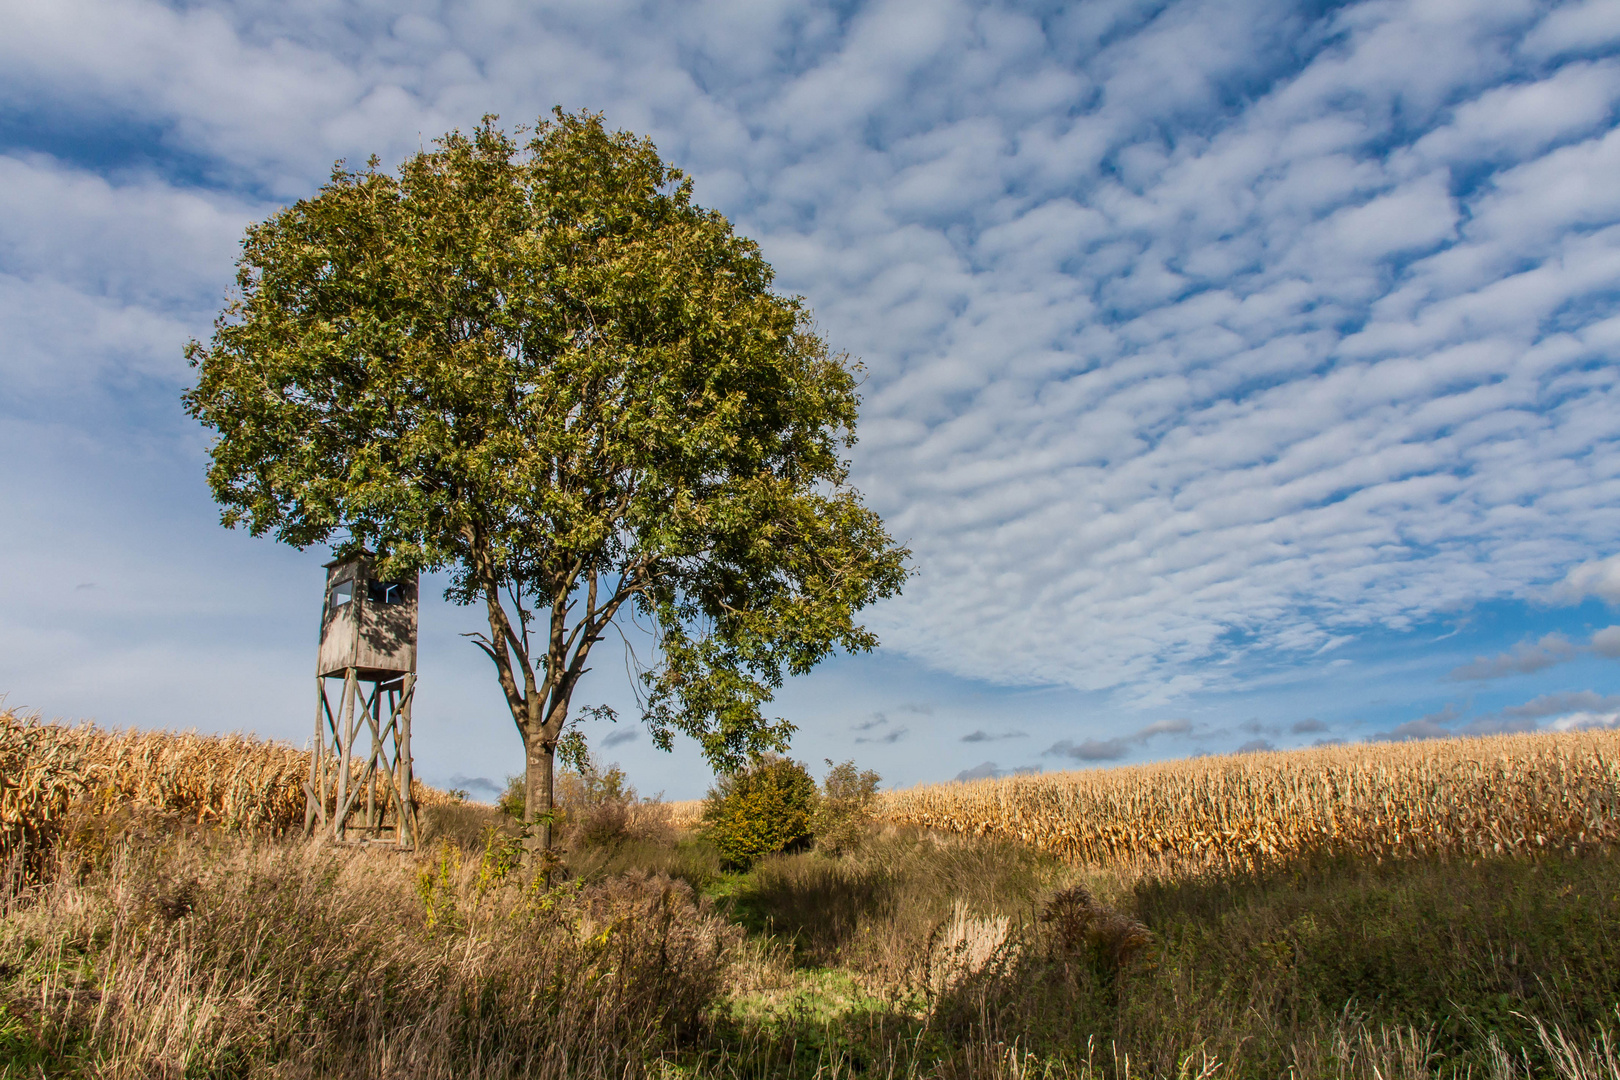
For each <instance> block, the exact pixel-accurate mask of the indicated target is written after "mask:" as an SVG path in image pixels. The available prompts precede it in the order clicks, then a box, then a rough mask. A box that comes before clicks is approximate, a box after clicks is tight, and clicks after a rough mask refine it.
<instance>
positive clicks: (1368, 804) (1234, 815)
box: [881, 731, 1620, 869]
mask: <svg viewBox="0 0 1620 1080" xmlns="http://www.w3.org/2000/svg"><path fill="white" fill-rule="evenodd" d="M881 813H882V815H883V816H884V817H886V818H887V819H888V820H891V821H894V822H897V823H904V824H912V825H921V826H924V827H927V828H933V829H942V830H949V831H954V832H963V833H973V834H977V835H985V836H1000V837H1005V838H1008V839H1013V840H1019V841H1023V842H1025V843H1028V844H1032V845H1034V846H1036V847H1039V848H1042V849H1044V850H1046V851H1050V852H1052V853H1054V854H1057V855H1060V856H1062V857H1064V858H1066V859H1068V860H1071V861H1073V862H1076V863H1094V864H1106V863H1112V862H1119V861H1127V860H1142V859H1149V860H1166V861H1170V862H1176V863H1183V864H1192V865H1201V866H1212V867H1216V868H1228V869H1252V868H1255V867H1258V866H1261V865H1264V864H1266V863H1268V862H1274V861H1276V860H1279V859H1283V858H1287V857H1290V856H1294V855H1299V854H1303V853H1307V852H1334V853H1345V854H1351V855H1356V856H1363V857H1372V858H1384V857H1397V856H1409V855H1418V856H1428V855H1438V856H1473V855H1483V854H1493V853H1523V852H1529V851H1539V850H1544V849H1549V848H1553V849H1571V848H1580V847H1586V846H1591V845H1597V844H1603V845H1607V844H1613V843H1615V842H1616V841H1617V840H1620V733H1617V732H1610V731H1592V732H1578V733H1546V734H1533V735H1499V736H1492V737H1488V738H1472V739H1449V740H1436V741H1431V742H1422V743H1399V744H1375V745H1367V744H1362V745H1357V746H1335V747H1324V748H1319V749H1314V750H1294V751H1286V752H1276V753H1265V754H1245V755H1241V756H1237V757H1217V758H1197V759H1193V760H1190V761H1176V762H1164V763H1159V764H1153V765H1139V766H1134V767H1126V768H1115V769H1094V770H1087V771H1082V772H1065V773H1048V774H1045V775H1039V776H1015V777H1007V778H1004V779H999V780H978V781H972V782H968V783H951V784H936V785H930V786H924V787H916V788H911V789H909V790H906V791H897V792H890V793H888V794H887V795H885V796H884V799H883V804H882V808H881Z"/></svg>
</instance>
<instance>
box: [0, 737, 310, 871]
mask: <svg viewBox="0 0 1620 1080" xmlns="http://www.w3.org/2000/svg"><path fill="white" fill-rule="evenodd" d="M308 776H309V755H308V754H307V753H306V752H304V751H302V750H299V749H297V748H295V747H292V746H288V745H286V744H285V743H277V742H267V741H262V740H258V739H253V738H250V737H247V736H244V735H198V734H196V733H185V734H177V733H174V732H164V731H153V732H137V731H107V730H105V729H103V728H99V727H96V726H95V725H93V724H80V725H77V726H73V727H68V726H65V725H61V724H47V723H42V722H40V720H39V719H38V718H37V717H29V716H21V715H18V714H17V713H16V712H15V711H13V710H0V866H5V865H6V864H7V863H8V862H10V860H11V859H12V858H13V857H18V858H34V859H36V860H37V858H39V857H41V856H42V855H43V852H44V851H45V849H46V848H47V847H48V846H49V843H50V841H51V839H52V838H53V837H54V836H55V835H56V833H57V832H58V831H59V830H60V829H61V828H62V825H63V823H64V821H65V818H66V815H67V813H68V810H69V808H70V807H73V806H81V807H84V808H86V809H88V810H90V811H91V812H92V813H95V812H104V811H106V810H108V809H110V808H112V807H114V806H129V807H133V808H138V809H142V810H153V811H158V812H162V813H168V814H175V815H178V816H180V817H182V818H184V819H187V820H191V821H195V822H198V823H199V824H200V823H213V824H218V825H222V826H225V827H227V828H261V829H268V830H269V831H271V832H277V833H279V832H285V831H286V830H288V829H290V828H294V827H299V826H302V825H303V822H304V802H305V800H304V781H305V780H306V778H307V777H308ZM24 852H32V853H34V854H33V855H32V856H25V855H23V853H24Z"/></svg>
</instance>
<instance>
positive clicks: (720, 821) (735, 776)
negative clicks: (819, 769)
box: [703, 754, 818, 870]
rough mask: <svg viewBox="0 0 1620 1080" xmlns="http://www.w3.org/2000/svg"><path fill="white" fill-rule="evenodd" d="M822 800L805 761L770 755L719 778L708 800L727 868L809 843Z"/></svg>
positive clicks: (706, 813)
mask: <svg viewBox="0 0 1620 1080" xmlns="http://www.w3.org/2000/svg"><path fill="white" fill-rule="evenodd" d="M817 802H818V799H817V796H816V782H815V780H813V779H812V778H811V776H810V773H809V771H808V770H806V769H805V767H804V766H803V765H801V764H800V763H799V762H797V761H793V760H792V759H790V758H784V757H777V756H775V755H774V754H772V755H766V756H764V757H762V758H760V759H759V760H758V761H757V762H755V763H754V764H753V765H752V766H751V767H749V768H748V769H745V770H743V771H742V772H736V773H732V774H731V775H729V776H723V777H721V778H720V780H719V782H718V783H716V784H715V786H714V788H713V789H712V790H711V791H710V792H709V794H708V797H707V798H706V799H704V800H703V821H704V825H705V831H706V832H707V834H708V837H709V839H710V840H711V841H712V842H713V843H714V846H715V847H716V848H717V849H718V850H719V852H720V859H721V863H722V864H723V865H724V866H725V867H726V868H728V869H739V870H746V869H747V868H748V867H750V866H752V865H753V864H754V863H755V861H757V860H758V859H760V858H762V857H763V856H766V855H771V854H774V853H776V852H778V851H794V850H797V849H799V848H803V847H805V846H807V845H808V844H809V843H810V840H811V838H812V836H813V835H814V834H813V830H812V827H811V818H812V817H813V816H814V814H815V812H816V805H817Z"/></svg>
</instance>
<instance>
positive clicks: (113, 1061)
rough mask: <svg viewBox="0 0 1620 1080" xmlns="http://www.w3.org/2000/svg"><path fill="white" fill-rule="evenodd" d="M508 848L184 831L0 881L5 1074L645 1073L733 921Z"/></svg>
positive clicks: (634, 883)
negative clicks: (34, 883)
mask: <svg viewBox="0 0 1620 1080" xmlns="http://www.w3.org/2000/svg"><path fill="white" fill-rule="evenodd" d="M512 855H513V852H511V851H509V850H506V849H504V848H501V847H499V846H492V847H491V848H489V849H486V851H485V852H484V854H483V856H482V857H479V856H478V855H472V856H470V857H469V856H466V855H464V854H463V853H461V852H459V851H458V850H456V849H454V848H452V847H449V846H446V847H444V848H443V849H441V850H440V851H439V852H437V853H436V856H435V857H433V858H429V857H427V856H426V855H421V856H415V857H412V856H407V855H400V854H398V853H393V852H385V851H370V850H363V849H360V850H357V849H353V848H347V849H345V848H334V847H333V846H331V845H325V844H322V843H320V842H319V841H303V840H279V841H278V840H272V841H268V842H265V841H258V840H253V839H250V838H243V837H240V836H231V835H229V834H226V833H222V832H220V831H218V830H197V829H194V828H192V829H182V830H181V832H180V833H179V834H171V835H169V836H168V837H166V838H163V839H159V840H156V841H152V840H150V839H148V840H145V841H140V842H136V843H130V844H125V845H121V846H119V847H118V848H117V849H116V850H114V851H113V852H112V853H111V855H110V857H109V858H107V859H106V860H104V861H102V862H100V863H98V864H97V865H95V866H94V867H92V868H91V869H90V870H89V871H81V872H79V873H67V874H56V875H52V876H51V879H50V881H49V882H48V883H47V884H45V885H43V886H40V887H36V888H34V889H31V890H29V891H27V892H26V893H24V894H14V895H13V897H12V899H11V904H10V910H5V908H6V906H7V904H6V903H5V898H4V897H0V1020H3V1019H4V1018H5V1016H6V1009H7V1008H9V1009H11V1010H12V1015H14V1016H20V1017H21V1018H22V1019H23V1021H24V1028H25V1030H24V1032H22V1033H19V1038H14V1039H13V1047H12V1050H13V1055H14V1056H16V1057H19V1058H21V1057H24V1056H26V1057H28V1058H30V1059H31V1065H32V1066H33V1067H31V1068H28V1069H27V1070H26V1072H25V1073H24V1072H19V1073H17V1075H25V1074H26V1075H36V1074H38V1075H81V1074H83V1075H94V1076H97V1077H103V1078H107V1080H119V1078H125V1077H128V1078H131V1080H134V1078H148V1077H175V1078H179V1077H184V1076H236V1077H257V1076H265V1077H269V1076H275V1077H305V1076H307V1077H318V1076H372V1077H422V1078H445V1080H449V1078H456V1080H460V1078H464V1077H518V1076H522V1077H565V1076H602V1077H609V1076H611V1077H616V1078H627V1077H636V1076H642V1075H646V1074H647V1072H648V1071H649V1070H651V1071H653V1072H654V1073H656V1072H657V1070H658V1068H659V1062H660V1060H661V1059H662V1058H663V1057H664V1056H665V1055H666V1054H667V1053H668V1052H669V1051H671V1050H672V1049H674V1048H676V1047H678V1046H680V1045H681V1044H682V1043H683V1042H684V1041H686V1040H688V1039H690V1038H693V1037H696V1036H697V1035H699V1034H701V1030H702V1027H703V1023H704V1020H703V1013H704V1010H705V1009H706V1008H707V1007H708V1005H709V1003H710V1001H711V999H712V998H713V997H714V996H715V994H717V993H718V992H719V990H720V988H721V981H722V978H723V974H724V970H725V962H726V953H727V950H728V948H729V947H730V944H731V942H732V941H733V940H734V938H735V936H736V934H735V931H733V930H732V929H731V928H730V927H729V926H727V925H726V924H725V923H724V921H723V920H721V919H719V918H718V917H716V916H715V915H713V914H712V913H711V912H710V911H709V910H708V908H707V907H706V906H705V905H704V904H702V903H700V902H699V901H697V900H696V899H695V898H694V896H693V894H692V892H691V890H690V889H689V888H687V887H686V886H685V885H684V884H682V883H680V882H674V881H670V880H669V879H667V878H661V877H659V876H657V875H648V874H640V875H626V876H624V877H621V878H618V879H615V880H613V881H608V882H602V883H598V884H593V885H586V884H582V883H570V884H568V885H564V886H559V887H557V888H553V889H545V888H542V887H540V886H538V885H535V884H532V883H529V882H526V881H525V880H523V879H522V878H521V877H520V876H519V875H517V874H515V873H512V872H511V870H512V859H511V857H510V856H512ZM3 1044H4V1040H3V1039H0V1048H3ZM3 1056H4V1055H0V1057H3ZM4 1072H5V1063H4V1062H3V1061H0V1074H4Z"/></svg>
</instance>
